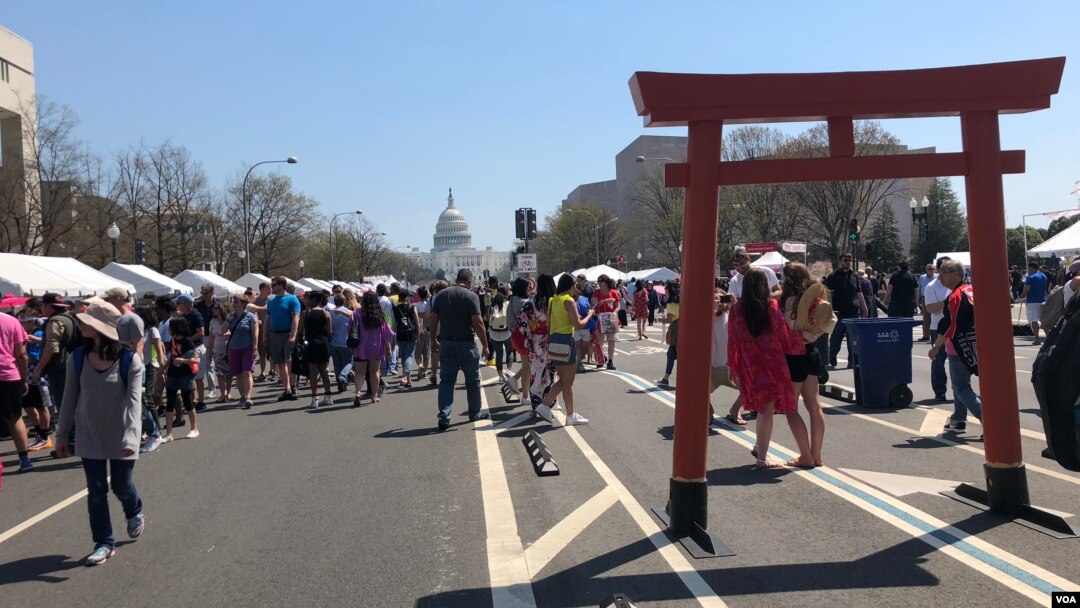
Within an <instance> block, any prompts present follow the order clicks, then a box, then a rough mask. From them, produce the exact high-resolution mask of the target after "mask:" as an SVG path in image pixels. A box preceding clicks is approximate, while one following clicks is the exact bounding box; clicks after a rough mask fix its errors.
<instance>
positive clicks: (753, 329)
mask: <svg viewBox="0 0 1080 608" xmlns="http://www.w3.org/2000/svg"><path fill="white" fill-rule="evenodd" d="M803 352H804V348H803V340H802V336H801V335H799V333H797V332H792V331H791V330H789V329H788V326H787V323H785V322H784V316H783V314H782V313H781V312H780V306H779V305H778V304H777V303H776V300H774V299H772V298H770V297H769V282H768V280H767V279H766V278H765V273H763V272H761V271H760V270H757V269H751V270H750V271H749V272H748V273H746V276H745V278H744V279H743V293H742V299H740V300H739V301H738V302H736V303H735V306H734V307H733V308H732V309H731V314H730V315H729V316H728V367H729V368H730V370H731V373H732V380H734V381H735V382H736V383H737V385H738V387H739V395H740V396H741V397H742V402H743V408H745V409H747V410H750V411H753V412H757V413H758V417H757V445H756V446H755V447H754V449H753V450H752V453H753V455H754V457H755V458H757V466H756V468H758V469H775V468H778V467H782V466H784V463H782V462H778V461H776V460H772V459H770V458H769V441H770V440H771V439H772V429H773V414H789V413H792V412H795V411H797V408H798V402H797V401H796V400H795V394H794V393H793V392H792V390H791V373H790V372H789V371H788V365H787V359H786V358H785V355H799V354H802V353H803Z"/></svg>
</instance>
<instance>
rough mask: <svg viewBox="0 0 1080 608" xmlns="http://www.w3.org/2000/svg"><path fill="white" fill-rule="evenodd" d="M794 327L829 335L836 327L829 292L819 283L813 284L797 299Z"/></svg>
mask: <svg viewBox="0 0 1080 608" xmlns="http://www.w3.org/2000/svg"><path fill="white" fill-rule="evenodd" d="M795 326H796V328H798V329H801V330H803V331H813V330H814V329H821V330H823V331H824V332H825V333H827V334H831V333H832V331H833V328H834V327H836V317H835V316H833V308H832V303H831V302H829V292H828V290H826V289H825V286H824V285H822V284H821V283H814V284H813V285H811V286H810V287H809V288H808V289H807V290H806V291H805V292H803V295H802V298H800V299H799V311H798V313H797V314H796V316H795Z"/></svg>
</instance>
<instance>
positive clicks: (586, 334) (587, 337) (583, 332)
mask: <svg viewBox="0 0 1080 608" xmlns="http://www.w3.org/2000/svg"><path fill="white" fill-rule="evenodd" d="M574 342H592V330H591V329H575V330H574Z"/></svg>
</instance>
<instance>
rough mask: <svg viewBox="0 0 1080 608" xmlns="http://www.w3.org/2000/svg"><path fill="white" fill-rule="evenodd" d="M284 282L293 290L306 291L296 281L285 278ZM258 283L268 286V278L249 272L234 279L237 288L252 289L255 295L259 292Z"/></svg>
mask: <svg viewBox="0 0 1080 608" xmlns="http://www.w3.org/2000/svg"><path fill="white" fill-rule="evenodd" d="M285 281H286V282H287V283H288V284H289V285H292V286H293V289H297V290H300V291H303V290H305V289H307V288H306V287H304V286H303V285H301V284H299V283H297V282H296V281H294V280H292V279H290V278H289V277H285ZM259 283H266V284H267V285H269V284H270V277H268V276H266V275H265V274H259V273H257V272H249V273H247V274H245V275H244V276H242V277H240V278H239V279H236V284H237V285H239V286H241V287H243V288H245V289H252V290H254V291H255V292H256V293H258V292H259Z"/></svg>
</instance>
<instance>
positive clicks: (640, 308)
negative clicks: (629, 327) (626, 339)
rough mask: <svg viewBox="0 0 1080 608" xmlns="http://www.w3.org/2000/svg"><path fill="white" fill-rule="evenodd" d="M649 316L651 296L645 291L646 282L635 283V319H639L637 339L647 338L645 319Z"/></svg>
mask: <svg viewBox="0 0 1080 608" xmlns="http://www.w3.org/2000/svg"><path fill="white" fill-rule="evenodd" d="M648 318H649V296H648V294H646V293H645V282H644V281H638V282H636V283H634V320H635V321H637V339H638V340H645V339H647V338H648V336H646V335H645V321H646V320H648Z"/></svg>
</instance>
